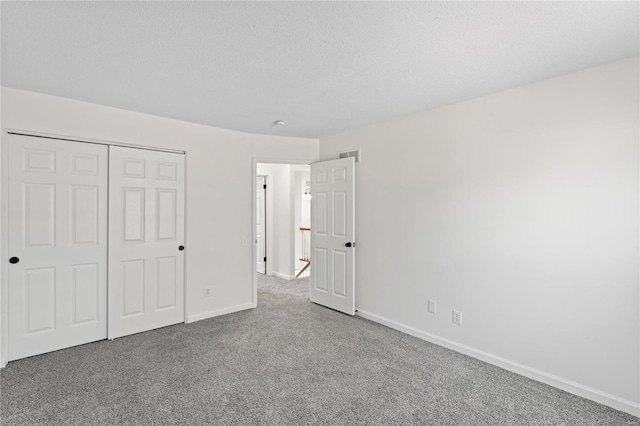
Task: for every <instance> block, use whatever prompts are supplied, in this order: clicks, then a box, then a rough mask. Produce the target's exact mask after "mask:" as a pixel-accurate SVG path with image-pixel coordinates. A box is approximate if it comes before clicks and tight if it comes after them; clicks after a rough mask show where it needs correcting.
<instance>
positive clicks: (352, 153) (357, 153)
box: [338, 148, 360, 163]
mask: <svg viewBox="0 0 640 426" xmlns="http://www.w3.org/2000/svg"><path fill="white" fill-rule="evenodd" d="M349 157H353V158H354V159H355V162H356V163H359V162H360V148H358V149H352V150H349V151H345V152H339V153H338V158H349Z"/></svg>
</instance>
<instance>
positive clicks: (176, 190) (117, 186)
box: [109, 147, 184, 339]
mask: <svg viewBox="0 0 640 426" xmlns="http://www.w3.org/2000/svg"><path fill="white" fill-rule="evenodd" d="M109 161H110V175H109V338H110V339H113V338H116V337H120V336H125V335H128V334H133V333H139V332H142V331H146V330H151V329H154V328H159V327H164V326H168V325H172V324H177V323H180V322H183V321H184V251H183V250H184V246H183V244H184V155H183V154H174V153H167V152H158V151H150V150H143V149H136V148H123V147H110V149H109Z"/></svg>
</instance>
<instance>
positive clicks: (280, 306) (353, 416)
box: [0, 275, 640, 426]
mask: <svg viewBox="0 0 640 426" xmlns="http://www.w3.org/2000/svg"><path fill="white" fill-rule="evenodd" d="M307 286H308V283H307V281H306V280H300V281H293V282H287V281H284V280H281V279H278V278H274V277H264V276H262V275H261V276H260V280H259V294H258V297H259V299H258V308H257V309H254V310H249V311H244V312H238V313H235V314H229V315H225V316H222V317H218V318H212V319H209V320H205V321H200V322H197V323H194V324H190V325H185V324H181V325H176V326H172V327H167V328H163V329H160V330H154V331H150V332H147V333H141V334H138V335H134V336H129V337H125V338H121V339H117V340H115V341H112V342H108V341H103V342H98V343H92V344H88V345H83V346H78V347H75V348H70V349H65V350H62V351H58V352H54V353H50V354H45V355H40V356H36V357H32V358H28V359H24V360H20V361H15V362H11V363H9V365H8V366H7V367H6V368H5V369H4V370H2V372H1V373H0V390H1V392H2V393H1V395H0V402H1V405H0V407H1V409H2V412H1V414H0V420H1V423H2V425H7V426H8V425H22V424H47V425H54V424H67V425H93V424H110V425H116V424H130V425H152V424H155V425H165V424H166V425H174V424H176V425H177V424H181V425H202V424H216V425H227V424H229V425H245V424H246V425H249V424H269V425H286V424H296V425H297V424H326V425H341V424H349V425H357V424H380V425H391V424H396V425H411V424H421V425H640V421H639V420H638V419H637V418H635V417H633V416H630V415H627V414H624V413H622V412H619V411H616V410H612V409H610V408H607V407H605V406H602V405H599V404H596V403H594V402H590V401H588V400H585V399H583V398H579V397H577V396H574V395H571V394H568V393H566V392H563V391H560V390H557V389H555V388H552V387H550V386H546V385H543V384H541V383H538V382H535V381H532V380H529V379H526V378H524V377H521V376H518V375H516V374H512V373H509V372H507V371H504V370H502V369H500V368H497V367H493V366H491V365H488V364H485V363H483V362H481V361H478V360H475V359H473V358H469V357H467V356H464V355H461V354H458V353H456V352H452V351H450V350H447V349H444V348H441V347H439V346H436V345H432V344H430V343H427V342H424V341H421V340H419V339H416V338H413V337H411V336H408V335H405V334H402V333H399V332H396V331H394V330H391V329H389V328H386V327H384V326H381V325H378V324H375V323H373V322H370V321H367V320H363V319H361V318H351V317H348V316H346V315H342V314H340V313H337V312H335V311H332V310H329V309H326V308H323V307H320V306H317V305H314V304H312V303H310V302H309V300H308V297H307V294H308V291H307Z"/></svg>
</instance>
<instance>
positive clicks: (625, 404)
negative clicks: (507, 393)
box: [356, 309, 640, 417]
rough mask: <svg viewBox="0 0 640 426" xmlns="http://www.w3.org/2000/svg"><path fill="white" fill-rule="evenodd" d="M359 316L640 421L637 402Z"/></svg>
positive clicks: (362, 313) (392, 323) (377, 318)
mask: <svg viewBox="0 0 640 426" xmlns="http://www.w3.org/2000/svg"><path fill="white" fill-rule="evenodd" d="M356 315H357V316H359V317H362V318H365V319H368V320H371V321H373V322H377V323H380V324H383V325H386V326H387V327H390V328H393V329H395V330H398V331H401V332H403V333H406V334H409V335H411V336H414V337H417V338H419V339H422V340H426V341H427V342H431V343H434V344H436V345H439V346H443V347H445V348H447V349H451V350H454V351H456V352H460V353H463V354H465V355H468V356H470V357H473V358H477V359H479V360H481V361H484V362H487V363H489V364H493V365H495V366H498V367H500V368H503V369H505V370H508V371H511V372H513V373H516V374H520V375H521V376H525V377H528V378H530V379H533V380H537V381H539V382H542V383H545V384H547V385H551V386H554V387H556V388H559V389H562V390H564V391H567V392H569V393H572V394H575V395H578V396H581V397H583V398H586V399H590V400H592V401H595V402H598V403H600V404H603V405H606V406H608V407H611V408H615V409H616V410H620V411H624V412H625V413H629V414H631V415H633V416H637V417H640V404H638V403H635V402H633V401H629V400H627V399H624V398H620V397H617V396H615V395H612V394H609V393H606V392H602V391H599V390H597V389H594V388H591V387H589V386H585V385H582V384H580V383H576V382H573V381H571V380H567V379H564V378H562V377H559V376H556V375H553V374H550V373H547V372H545V371H541V370H537V369H535V368H532V367H528V366H526V365H523V364H519V363H517V362H514V361H510V360H508V359H506V358H502V357H499V356H496V355H493V354H490V353H488V352H484V351H481V350H479V349H476V348H472V347H470V346H467V345H463V344H460V343H456V342H454V341H452V340H449V339H445V338H443V337H439V336H436V335H435V334H431V333H427V332H424V331H421V330H418V329H417V328H414V327H410V326H408V325H404V324H400V323H399V322H396V321H393V320H390V319H387V318H384V317H381V316H379V315H376V314H372V313H370V312H366V311H362V310H360V309H358V310H357V312H356Z"/></svg>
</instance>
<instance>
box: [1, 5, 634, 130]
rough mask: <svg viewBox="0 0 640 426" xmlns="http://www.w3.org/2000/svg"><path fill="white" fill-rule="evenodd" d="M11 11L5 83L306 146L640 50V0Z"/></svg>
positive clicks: (7, 13) (5, 23) (6, 11)
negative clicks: (307, 140) (293, 139)
mask: <svg viewBox="0 0 640 426" xmlns="http://www.w3.org/2000/svg"><path fill="white" fill-rule="evenodd" d="M0 7H1V14H2V33H1V36H2V84H3V85H4V86H9V87H15V88H20V89H25V90H31V91H35V92H42V93H48V94H52V95H58V96H63V97H68V98H73V99H79V100H83V101H88V102H94V103H98V104H103V105H109V106H114V107H118V108H123V109H128V110H132V111H140V112H145V113H149V114H154V115H159V116H164V117H171V118H176V119H181V120H186V121H192V122H196V123H202V124H208V125H212V126H217V127H223V128H228V129H235V130H242V131H246V132H253V133H265V134H279V135H290V136H306V137H318V136H321V135H326V134H331V133H335V132H338V131H341V130H345V129H349V128H352V127H355V126H359V125H364V124H368V123H371V122H375V121H379V120H384V119H387V118H391V117H396V116H402V115H406V114H410V113H413V112H417V111H420V110H424V109H428V108H433V107H437V106H440V105H445V104H449V103H452V102H456V101H460V100H464V99H469V98H473V97H477V96H480V95H484V94H487V93H491V92H495V91H498V90H502V89H507V88H510V87H514V86H519V85H522V84H526V83H530V82H534V81H538V80H542V79H545V78H549V77H553V76H556V75H560V74H564V73H568V72H572V71H576V70H579V69H584V68H588V67H591V66H595V65H599V64H602V63H606V62H611V61H614V60H617V59H621V58H625V57H629V56H634V55H638V51H639V47H638V45H639V38H640V34H639V3H637V2H567V3H564V2H563V3H557V2H526V3H525V2H482V3H479V2H478V3H474V2H407V3H405V2H402V3H401V2H385V3H377V2H376V3H373V2H286V3H280V2H277V3H275V2H274V3H272V2H255V3H254V2H251V3H245V2H6V1H4V2H2V3H1V6H0ZM277 119H282V120H285V121H286V125H285V126H274V125H273V124H272V123H273V121H274V120H277Z"/></svg>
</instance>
